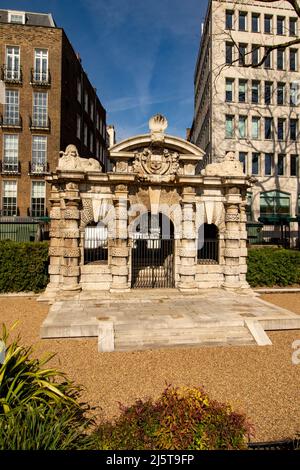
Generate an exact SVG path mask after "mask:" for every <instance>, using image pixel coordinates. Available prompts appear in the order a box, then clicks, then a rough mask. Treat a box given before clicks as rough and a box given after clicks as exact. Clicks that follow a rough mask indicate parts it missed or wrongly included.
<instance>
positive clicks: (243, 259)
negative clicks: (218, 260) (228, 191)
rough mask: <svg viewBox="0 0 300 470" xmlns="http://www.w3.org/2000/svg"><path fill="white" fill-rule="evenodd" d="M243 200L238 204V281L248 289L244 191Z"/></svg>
mask: <svg viewBox="0 0 300 470" xmlns="http://www.w3.org/2000/svg"><path fill="white" fill-rule="evenodd" d="M242 197H243V201H242V203H241V205H240V214H241V219H240V247H241V252H240V283H241V288H244V289H250V285H249V284H248V282H247V279H246V277H247V270H248V265H247V257H248V248H247V240H248V233H247V212H246V207H247V193H246V191H244V192H243V193H242Z"/></svg>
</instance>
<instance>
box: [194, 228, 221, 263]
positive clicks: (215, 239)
mask: <svg viewBox="0 0 300 470" xmlns="http://www.w3.org/2000/svg"><path fill="white" fill-rule="evenodd" d="M201 238H203V239H202V240H201ZM198 264H219V229H218V227H217V226H216V225H214V224H204V231H203V228H200V229H199V249H198Z"/></svg>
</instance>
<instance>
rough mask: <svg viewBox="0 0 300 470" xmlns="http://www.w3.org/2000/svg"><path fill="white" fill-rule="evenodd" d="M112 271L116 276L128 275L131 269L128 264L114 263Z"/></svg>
mask: <svg viewBox="0 0 300 470" xmlns="http://www.w3.org/2000/svg"><path fill="white" fill-rule="evenodd" d="M111 273H112V275H116V276H127V275H128V273H129V271H128V267H127V266H114V265H113V264H112V266H111Z"/></svg>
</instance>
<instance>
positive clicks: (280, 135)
mask: <svg viewBox="0 0 300 470" xmlns="http://www.w3.org/2000/svg"><path fill="white" fill-rule="evenodd" d="M277 135H278V140H285V119H282V118H279V119H278V129H277Z"/></svg>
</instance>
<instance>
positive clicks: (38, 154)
mask: <svg viewBox="0 0 300 470" xmlns="http://www.w3.org/2000/svg"><path fill="white" fill-rule="evenodd" d="M31 171H32V172H33V173H44V172H46V171H47V137H46V136H43V135H33V136H32V159H31Z"/></svg>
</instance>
